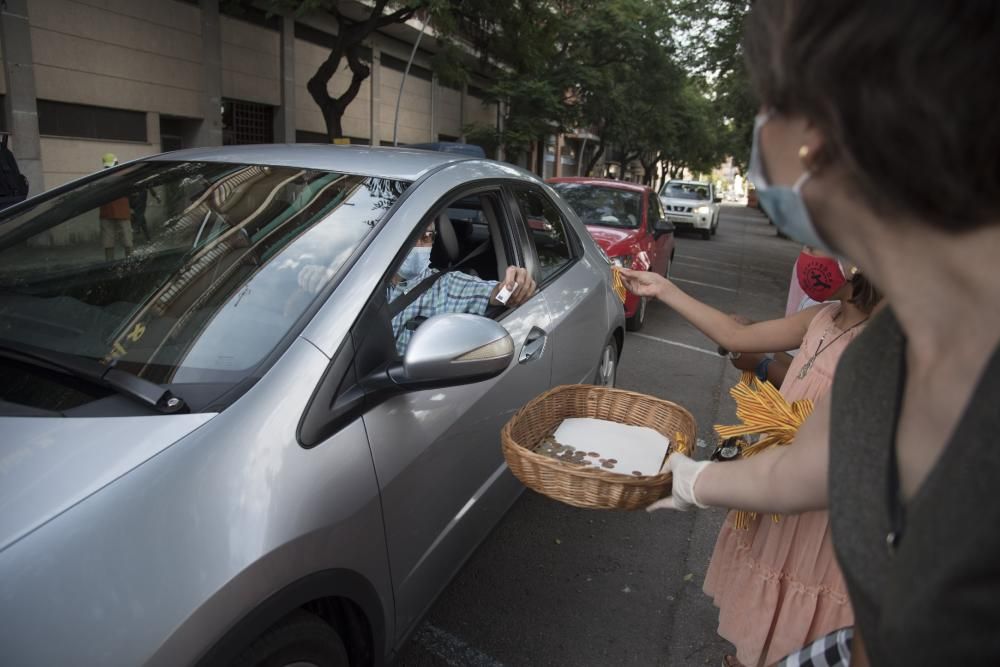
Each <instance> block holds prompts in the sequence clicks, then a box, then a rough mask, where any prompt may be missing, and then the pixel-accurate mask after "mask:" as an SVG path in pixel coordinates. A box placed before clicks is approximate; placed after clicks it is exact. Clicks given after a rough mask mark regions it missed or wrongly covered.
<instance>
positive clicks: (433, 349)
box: [390, 313, 514, 389]
mask: <svg viewBox="0 0 1000 667" xmlns="http://www.w3.org/2000/svg"><path fill="white" fill-rule="evenodd" d="M513 359H514V341H513V340H512V339H511V337H510V334H509V333H507V330H506V329H504V328H503V327H502V326H500V325H499V324H498V323H496V322H494V321H493V320H491V319H489V318H486V317H482V316H480V315H468V314H465V313H446V314H443V315H435V316H434V317H431V318H430V319H428V320H426V321H425V322H424V323H423V324H421V325H420V327H419V328H418V329H417V330H416V331H415V332H414V333H413V337H412V338H411V339H410V344H409V345H408V346H407V348H406V353H405V354H404V355H403V363H402V364H401V365H400V366H397V367H395V368H393V369H391V370H390V376H391V378H392V380H393V382H395V383H396V384H398V385H400V386H401V387H404V388H413V389H419V388H422V387H426V386H446V385H456V384H467V383H471V382H480V381H482V380H488V379H490V378H493V377H496V376H497V375H500V374H501V373H502V372H504V370H506V369H507V367H508V366H510V362H511V361H512V360H513Z"/></svg>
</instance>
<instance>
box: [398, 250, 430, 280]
mask: <svg viewBox="0 0 1000 667" xmlns="http://www.w3.org/2000/svg"><path fill="white" fill-rule="evenodd" d="M430 263H431V249H430V247H427V246H423V247H422V246H414V248H413V250H411V251H410V254H408V255H407V256H406V259H404V260H403V264H402V266H400V267H399V270H398V271H396V273H398V274H399V277H400V278H402V279H403V281H404V282H409V281H411V280H413V279H414V278H416V277H418V276H419V275H420V274H421V273H423V272H424V271H426V270H427V267H428V266H430Z"/></svg>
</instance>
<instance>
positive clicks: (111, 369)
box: [0, 342, 188, 415]
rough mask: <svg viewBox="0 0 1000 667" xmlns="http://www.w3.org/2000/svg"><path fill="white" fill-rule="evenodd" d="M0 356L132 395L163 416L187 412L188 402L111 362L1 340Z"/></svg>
mask: <svg viewBox="0 0 1000 667" xmlns="http://www.w3.org/2000/svg"><path fill="white" fill-rule="evenodd" d="M0 355H2V356H4V357H7V358H8V359H16V360H19V361H24V362H27V363H30V364H33V365H35V366H47V367H49V368H50V369H54V370H57V371H60V372H62V373H66V374H67V375H71V376H73V377H75V378H80V379H83V380H88V381H90V382H93V383H94V384H97V385H100V386H102V387H107V388H108V389H112V390H114V391H116V392H118V393H119V394H121V395H123V396H128V397H129V398H133V399H135V400H137V401H139V402H141V403H143V404H145V405H148V406H150V407H152V408H153V409H154V410H156V411H157V412H161V413H163V414H165V415H169V414H175V413H178V412H187V411H188V405H187V403H185V402H184V399H182V398H181V397H180V396H177V395H176V394H174V393H173V392H171V391H170V390H169V389H166V388H164V387H162V386H161V385H158V384H156V383H155V382H150V381H149V380H145V379H143V378H141V377H139V376H138V375H133V374H132V373H129V372H127V371H123V370H120V369H118V368H115V365H114V364H113V363H112V364H111V365H110V366H105V365H104V364H102V363H100V362H98V361H94V360H91V359H87V358H86V357H80V356H77V355H74V354H67V353H64V352H54V351H52V350H44V349H41V348H37V347H35V346H33V345H25V344H23V343H11V342H4V343H0Z"/></svg>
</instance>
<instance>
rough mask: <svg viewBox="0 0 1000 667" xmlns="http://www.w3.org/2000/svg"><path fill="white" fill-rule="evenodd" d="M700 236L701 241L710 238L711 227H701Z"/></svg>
mask: <svg viewBox="0 0 1000 667" xmlns="http://www.w3.org/2000/svg"><path fill="white" fill-rule="evenodd" d="M701 238H702V240H703V241H708V240H709V239H711V238H712V230H711V229H702V230H701Z"/></svg>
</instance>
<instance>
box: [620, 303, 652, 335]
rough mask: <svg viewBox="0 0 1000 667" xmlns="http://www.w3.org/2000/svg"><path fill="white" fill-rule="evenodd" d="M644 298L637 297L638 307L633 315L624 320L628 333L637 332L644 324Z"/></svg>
mask: <svg viewBox="0 0 1000 667" xmlns="http://www.w3.org/2000/svg"><path fill="white" fill-rule="evenodd" d="M648 301H649V299H647V298H646V297H644V296H643V297H639V305H638V306H637V307H636V309H635V315H633V316H632V317H630V318H628V319H627V320H625V328H626V329H628V330H629V331H638V330H639V329H641V328H642V325H643V324H645V323H646V303H647V302H648Z"/></svg>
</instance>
